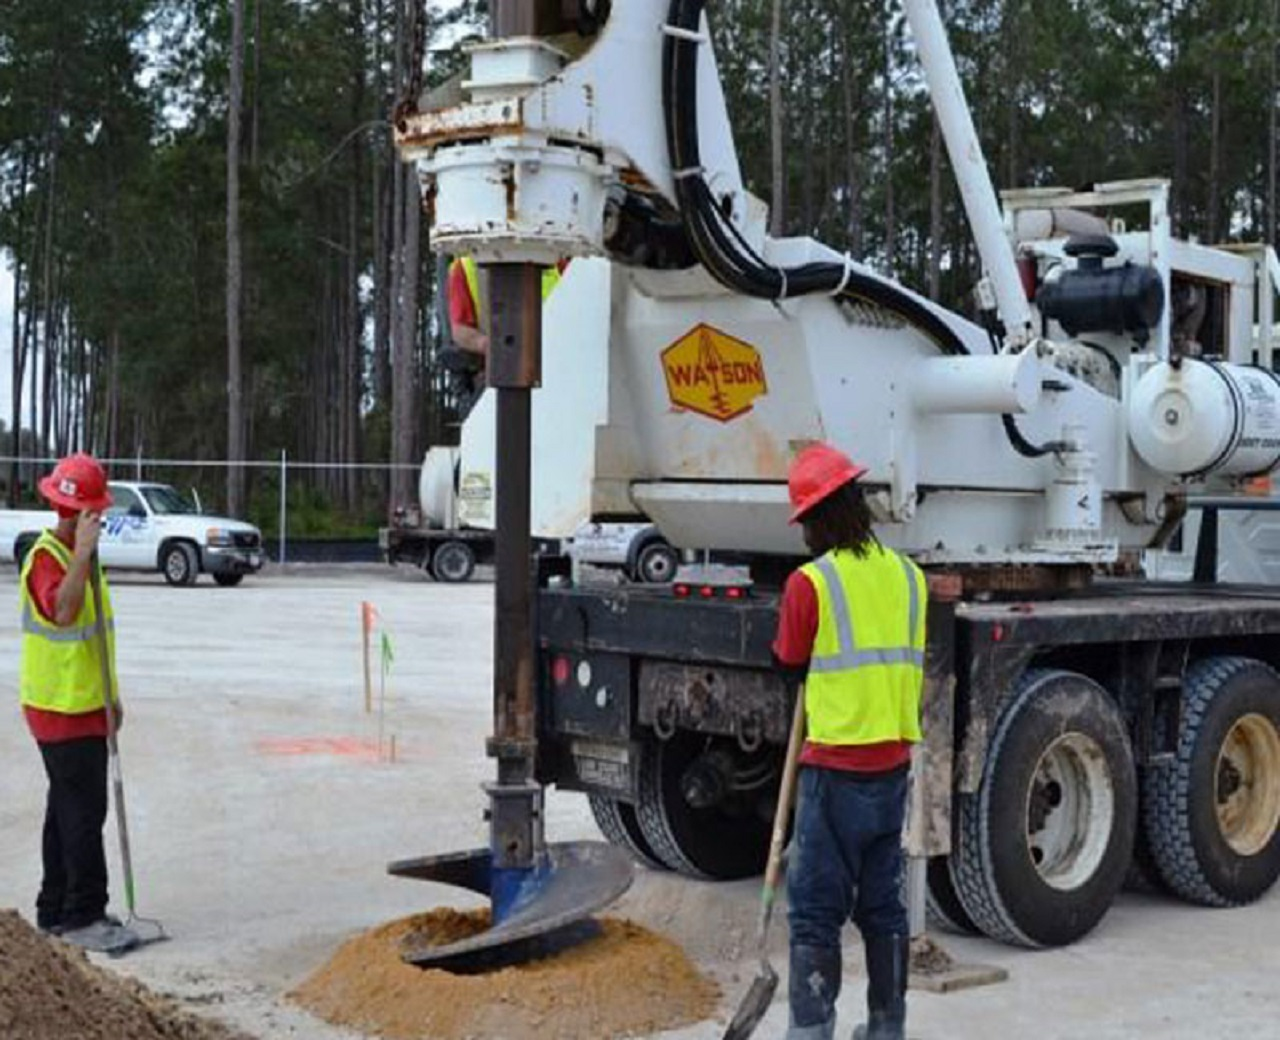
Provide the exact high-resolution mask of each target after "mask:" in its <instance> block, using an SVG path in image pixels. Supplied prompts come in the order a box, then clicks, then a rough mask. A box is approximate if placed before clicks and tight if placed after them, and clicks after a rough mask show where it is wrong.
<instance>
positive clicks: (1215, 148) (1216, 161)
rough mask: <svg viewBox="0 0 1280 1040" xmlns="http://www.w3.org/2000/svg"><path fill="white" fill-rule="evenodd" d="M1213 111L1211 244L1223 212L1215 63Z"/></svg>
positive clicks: (1219, 78) (1219, 98)
mask: <svg viewBox="0 0 1280 1040" xmlns="http://www.w3.org/2000/svg"><path fill="white" fill-rule="evenodd" d="M1212 82H1213V112H1212V113H1211V115H1210V120H1209V122H1210V131H1209V134H1210V143H1209V200H1208V205H1207V206H1206V207H1205V209H1206V212H1207V214H1208V219H1207V224H1206V227H1207V237H1208V240H1209V244H1210V245H1215V244H1216V243H1217V242H1218V214H1219V213H1221V212H1222V136H1223V135H1222V105H1223V99H1222V67H1221V65H1220V64H1219V63H1218V62H1216V61H1215V62H1214V63H1213V74H1212Z"/></svg>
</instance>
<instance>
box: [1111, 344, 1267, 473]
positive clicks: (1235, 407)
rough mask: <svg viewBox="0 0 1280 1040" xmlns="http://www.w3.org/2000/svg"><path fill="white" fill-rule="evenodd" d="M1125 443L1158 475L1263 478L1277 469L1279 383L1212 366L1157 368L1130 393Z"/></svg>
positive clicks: (1261, 374) (1262, 373)
mask: <svg viewBox="0 0 1280 1040" xmlns="http://www.w3.org/2000/svg"><path fill="white" fill-rule="evenodd" d="M1129 436H1130V440H1131V441H1132V442H1133V448H1134V450H1135V451H1136V452H1137V453H1138V455H1139V456H1141V458H1142V460H1143V461H1144V462H1146V463H1147V465H1149V466H1151V467H1152V468H1153V469H1156V470H1158V471H1160V472H1161V473H1170V474H1174V475H1176V476H1180V477H1189V476H1208V475H1210V474H1216V475H1218V476H1224V477H1236V476H1247V475H1251V474H1255V473H1268V472H1270V471H1271V470H1273V469H1275V467H1276V465H1277V463H1280V378H1278V377H1277V376H1276V375H1275V374H1274V373H1272V372H1268V371H1267V370H1266V369H1262V368H1253V367H1249V366H1246V365H1232V364H1227V363H1225V362H1219V361H1203V360H1199V359H1194V358H1184V359H1183V360H1182V362H1181V364H1179V365H1178V366H1176V367H1175V366H1174V365H1171V364H1169V363H1167V362H1161V363H1160V364H1158V365H1155V366H1154V367H1152V368H1151V369H1150V371H1148V372H1147V373H1146V374H1145V375H1143V377H1142V378H1141V379H1139V380H1138V384H1137V386H1136V387H1134V391H1133V398H1132V400H1131V401H1130V404H1129Z"/></svg>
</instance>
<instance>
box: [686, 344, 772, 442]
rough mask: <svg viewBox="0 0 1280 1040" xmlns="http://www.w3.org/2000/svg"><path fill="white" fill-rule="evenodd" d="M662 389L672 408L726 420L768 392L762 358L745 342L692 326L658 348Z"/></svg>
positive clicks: (741, 413)
mask: <svg viewBox="0 0 1280 1040" xmlns="http://www.w3.org/2000/svg"><path fill="white" fill-rule="evenodd" d="M662 370H663V372H664V373H665V374H666V377H667V394H668V396H669V397H670V398H671V403H672V404H673V405H675V406H676V407H677V408H684V409H687V410H688V411H690V412H697V413H698V414H699V415H705V416H706V417H707V418H708V419H715V420H717V421H719V422H726V423H727V422H731V421H732V420H734V419H737V418H738V417H739V416H742V415H746V414H747V412H749V411H751V408H752V406H753V405H754V403H755V400H756V398H757V397H761V396H763V395H764V394H767V393H768V392H769V385H768V382H767V381H766V380H765V377H764V361H763V360H762V359H761V357H760V352H759V351H758V350H756V348H755V347H753V346H752V345H751V344H750V343H744V342H743V341H742V340H740V339H736V338H735V337H733V336H730V335H729V334H728V333H727V332H721V331H720V330H719V329H716V328H712V327H711V326H710V325H697V326H695V327H694V328H692V329H691V330H689V331H688V332H686V333H685V334H684V335H683V336H681V337H680V338H679V339H678V340H676V341H675V342H674V343H672V344H671V346H669V347H667V349H666V350H664V351H663V352H662Z"/></svg>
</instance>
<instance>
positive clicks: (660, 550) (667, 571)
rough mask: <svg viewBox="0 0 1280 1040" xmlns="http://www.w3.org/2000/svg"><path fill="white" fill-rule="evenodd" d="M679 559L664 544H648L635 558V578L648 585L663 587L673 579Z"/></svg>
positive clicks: (659, 542)
mask: <svg viewBox="0 0 1280 1040" xmlns="http://www.w3.org/2000/svg"><path fill="white" fill-rule="evenodd" d="M679 566H680V557H679V556H677V555H676V551H675V550H674V549H673V548H671V546H670V545H668V544H667V543H666V542H662V541H658V542H650V543H649V544H648V545H646V546H645V547H644V548H643V549H641V550H640V554H639V555H638V556H637V557H636V577H637V578H638V579H639V580H640V581H642V582H645V583H646V584H649V585H665V584H667V583H668V582H670V581H672V580H674V579H675V576H676V569H677V568H678V567H679Z"/></svg>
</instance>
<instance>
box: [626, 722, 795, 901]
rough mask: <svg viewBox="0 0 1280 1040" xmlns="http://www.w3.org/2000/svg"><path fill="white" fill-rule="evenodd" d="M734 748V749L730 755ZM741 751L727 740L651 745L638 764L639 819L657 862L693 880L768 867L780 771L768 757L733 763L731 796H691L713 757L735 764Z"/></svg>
mask: <svg viewBox="0 0 1280 1040" xmlns="http://www.w3.org/2000/svg"><path fill="white" fill-rule="evenodd" d="M731 748H733V749H734V750H730V749H731ZM735 751H736V746H735V745H734V744H732V743H731V742H730V741H727V740H719V739H717V738H708V737H704V736H700V735H698V734H696V733H689V732H677V733H676V734H674V735H673V736H672V737H671V739H670V740H657V739H656V738H655V739H653V740H651V741H650V742H649V743H648V746H647V747H646V748H645V751H644V755H643V756H642V758H641V765H640V795H639V801H638V802H637V804H636V817H637V819H638V820H639V821H640V830H641V832H642V833H643V835H644V838H645V841H647V842H648V843H649V846H650V848H652V849H653V851H654V853H655V854H656V855H657V857H658V858H659V859H660V860H661V861H662V862H663V863H665V864H666V865H667V866H668V867H670V868H671V869H672V870H675V871H678V872H679V873H681V874H686V875H688V876H689V877H696V878H712V879H715V880H734V879H737V878H744V877H751V876H752V875H754V874H759V873H760V871H761V870H763V869H764V861H765V854H766V853H767V852H768V850H769V835H770V831H771V830H772V821H771V820H770V818H769V817H770V812H769V810H770V808H771V807H772V800H771V799H772V795H773V792H774V789H775V788H776V785H777V780H778V770H777V768H776V767H775V764H774V763H773V762H771V761H770V760H769V759H766V758H761V759H759V760H758V761H754V762H752V761H748V762H745V763H741V762H736V761H735V762H734V765H735V767H737V766H741V768H740V769H737V768H735V774H740V775H735V776H732V777H729V778H728V780H727V784H726V786H727V787H731V788H737V789H738V790H737V791H735V792H734V793H728V794H726V796H725V797H724V798H723V799H721V800H719V801H717V802H715V803H714V804H710V805H706V806H698V805H694V804H693V803H692V802H691V801H690V799H689V791H690V783H691V781H692V780H693V779H694V774H695V772H697V771H703V770H704V763H705V762H706V761H707V759H708V752H714V753H717V754H718V753H720V752H723V753H725V754H726V755H727V756H729V757H728V759H725V758H723V757H722V759H721V760H722V761H732V760H733V756H734V754H735Z"/></svg>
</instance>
